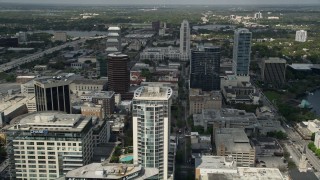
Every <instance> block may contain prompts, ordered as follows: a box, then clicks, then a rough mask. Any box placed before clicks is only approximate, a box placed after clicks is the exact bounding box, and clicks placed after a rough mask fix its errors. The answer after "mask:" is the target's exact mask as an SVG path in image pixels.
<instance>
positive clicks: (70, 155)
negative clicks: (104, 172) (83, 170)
mask: <svg viewBox="0 0 320 180" xmlns="http://www.w3.org/2000/svg"><path fill="white" fill-rule="evenodd" d="M14 121H15V123H14V124H13V125H11V126H9V127H7V128H6V130H7V135H8V137H7V139H8V140H7V142H8V157H9V159H10V170H9V173H10V177H11V179H33V178H34V179H56V178H58V177H62V176H63V175H64V174H66V173H67V172H68V171H70V170H73V169H76V168H78V167H81V166H84V165H86V164H88V163H89V162H90V161H91V159H92V156H93V142H92V139H93V138H92V120H91V117H83V116H81V115H79V114H63V113H59V112H40V113H39V112H37V113H32V114H28V115H27V116H20V117H18V118H16V119H14Z"/></svg>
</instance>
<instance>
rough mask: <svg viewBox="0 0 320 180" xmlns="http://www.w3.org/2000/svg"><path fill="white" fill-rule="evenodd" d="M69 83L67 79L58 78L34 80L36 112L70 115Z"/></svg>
mask: <svg viewBox="0 0 320 180" xmlns="http://www.w3.org/2000/svg"><path fill="white" fill-rule="evenodd" d="M62 78H63V79H62ZM70 83H71V81H70V80H68V79H67V77H60V76H59V77H54V78H44V79H36V80H34V87H35V99H36V105H37V111H63V112H66V113H69V114H70V113H71V102H70V88H69V85H70Z"/></svg>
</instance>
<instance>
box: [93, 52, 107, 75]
mask: <svg viewBox="0 0 320 180" xmlns="http://www.w3.org/2000/svg"><path fill="white" fill-rule="evenodd" d="M96 68H97V76H99V77H107V76H108V75H107V72H108V61H107V58H106V56H105V55H103V54H100V55H98V56H97V63H96Z"/></svg>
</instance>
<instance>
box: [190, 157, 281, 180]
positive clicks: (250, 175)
mask: <svg viewBox="0 0 320 180" xmlns="http://www.w3.org/2000/svg"><path fill="white" fill-rule="evenodd" d="M195 179H196V180H220V179H221V180H239V179H241V180H257V179H261V180H262V179H272V180H285V178H284V177H283V176H282V174H281V172H280V170H279V169H278V168H255V167H237V166H236V163H235V161H234V159H233V157H225V156H202V157H200V158H197V159H196V160H195Z"/></svg>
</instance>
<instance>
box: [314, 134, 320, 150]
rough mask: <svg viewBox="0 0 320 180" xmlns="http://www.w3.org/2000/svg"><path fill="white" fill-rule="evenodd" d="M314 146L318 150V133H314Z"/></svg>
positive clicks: (319, 135) (319, 143)
mask: <svg viewBox="0 0 320 180" xmlns="http://www.w3.org/2000/svg"><path fill="white" fill-rule="evenodd" d="M314 145H315V146H316V147H317V148H318V149H319V148H320V131H318V132H316V133H315V137H314Z"/></svg>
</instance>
